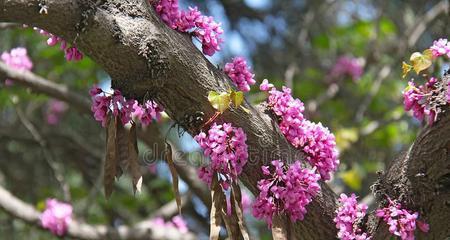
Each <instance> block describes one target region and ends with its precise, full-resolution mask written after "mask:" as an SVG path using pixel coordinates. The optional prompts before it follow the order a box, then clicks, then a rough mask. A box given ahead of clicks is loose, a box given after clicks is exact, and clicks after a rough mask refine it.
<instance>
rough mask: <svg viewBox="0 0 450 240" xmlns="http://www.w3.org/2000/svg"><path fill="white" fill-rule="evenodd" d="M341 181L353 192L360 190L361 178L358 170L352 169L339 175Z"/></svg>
mask: <svg viewBox="0 0 450 240" xmlns="http://www.w3.org/2000/svg"><path fill="white" fill-rule="evenodd" d="M340 176H341V178H342V181H344V183H345V184H346V185H347V186H349V187H350V188H351V189H353V190H360V189H361V186H362V176H361V174H360V173H359V172H358V170H357V169H356V168H355V167H353V168H352V169H350V170H348V171H345V172H343V173H341V174H340Z"/></svg>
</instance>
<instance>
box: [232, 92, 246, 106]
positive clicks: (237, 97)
mask: <svg viewBox="0 0 450 240" xmlns="http://www.w3.org/2000/svg"><path fill="white" fill-rule="evenodd" d="M230 98H231V102H232V103H233V105H234V106H235V107H236V108H238V107H239V106H241V104H242V102H243V101H244V93H243V92H241V91H237V92H235V91H231V93H230Z"/></svg>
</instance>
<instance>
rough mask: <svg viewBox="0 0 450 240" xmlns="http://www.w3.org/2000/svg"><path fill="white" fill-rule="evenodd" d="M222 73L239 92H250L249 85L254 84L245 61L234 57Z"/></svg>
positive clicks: (252, 75) (253, 75)
mask: <svg viewBox="0 0 450 240" xmlns="http://www.w3.org/2000/svg"><path fill="white" fill-rule="evenodd" d="M224 72H225V73H226V74H227V75H228V76H229V77H230V78H231V80H232V81H233V83H234V84H236V86H237V87H238V89H239V90H241V91H243V92H248V91H250V85H253V84H255V83H256V81H255V79H254V77H255V74H253V73H252V71H251V70H250V68H249V67H248V66H247V61H245V59H244V58H243V57H235V58H233V60H232V62H229V63H227V64H225V69H224Z"/></svg>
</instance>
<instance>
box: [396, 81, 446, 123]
mask: <svg viewBox="0 0 450 240" xmlns="http://www.w3.org/2000/svg"><path fill="white" fill-rule="evenodd" d="M437 81H438V80H437V78H434V77H431V78H430V79H429V80H428V82H427V83H426V84H425V85H421V86H419V87H416V85H415V84H414V82H413V81H409V82H408V87H406V88H405V90H403V92H402V94H403V104H404V106H405V111H410V110H412V111H413V116H414V117H415V118H417V119H418V120H420V121H422V120H423V119H424V117H425V116H427V121H428V123H429V124H432V123H433V122H434V121H436V118H437V114H436V109H435V108H434V107H433V105H432V104H431V103H432V102H431V101H432V98H431V97H432V91H433V90H435V86H434V84H435V83H436V82H437ZM447 96H448V95H447Z"/></svg>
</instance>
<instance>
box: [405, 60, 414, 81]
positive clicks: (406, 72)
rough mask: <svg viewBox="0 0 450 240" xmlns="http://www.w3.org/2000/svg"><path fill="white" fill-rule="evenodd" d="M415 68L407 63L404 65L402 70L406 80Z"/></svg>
mask: <svg viewBox="0 0 450 240" xmlns="http://www.w3.org/2000/svg"><path fill="white" fill-rule="evenodd" d="M412 68H413V66H412V65H409V64H407V63H405V62H403V63H402V70H403V74H402V78H405V77H406V75H407V74H408V73H409V72H410V71H411V70H412Z"/></svg>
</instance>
